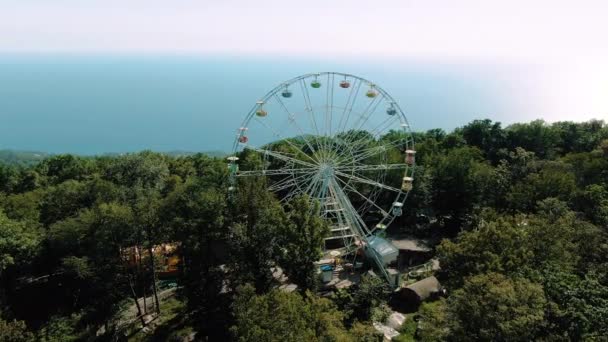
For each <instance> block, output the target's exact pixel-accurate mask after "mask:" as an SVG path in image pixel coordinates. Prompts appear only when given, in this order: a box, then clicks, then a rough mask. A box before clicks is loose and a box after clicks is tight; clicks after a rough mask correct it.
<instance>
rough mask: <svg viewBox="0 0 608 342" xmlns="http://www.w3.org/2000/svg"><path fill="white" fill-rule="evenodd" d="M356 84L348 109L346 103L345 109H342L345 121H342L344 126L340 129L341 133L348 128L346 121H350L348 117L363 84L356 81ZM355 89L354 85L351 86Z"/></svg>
mask: <svg viewBox="0 0 608 342" xmlns="http://www.w3.org/2000/svg"><path fill="white" fill-rule="evenodd" d="M357 81H358V84H357V90H356V91H355V95H354V96H353V100H352V102H351V104H350V107H348V103H347V104H346V108H344V112H345V113H347V115H346V120H344V125H343V126H342V127H341V129H340V130H341V131H345V130H346V127H348V121H349V120H350V115H351V113H352V111H353V107H354V106H355V102H356V101H357V97H358V95H359V90H360V89H361V85H362V84H363V82H362V81H360V80H357ZM354 88H355V86H354V84H353V89H354ZM343 115H344V113H343Z"/></svg>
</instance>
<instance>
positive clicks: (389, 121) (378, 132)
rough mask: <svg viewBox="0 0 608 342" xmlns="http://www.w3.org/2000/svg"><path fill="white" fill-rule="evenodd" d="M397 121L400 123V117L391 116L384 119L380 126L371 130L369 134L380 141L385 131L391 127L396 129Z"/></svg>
mask: <svg viewBox="0 0 608 342" xmlns="http://www.w3.org/2000/svg"><path fill="white" fill-rule="evenodd" d="M397 121H399V117H397V115H392V116H389V117H388V118H386V119H384V120H383V121H382V122H381V123H380V124H378V125H377V126H376V127H374V128H372V129H371V130H369V133H370V134H371V135H372V136H373V137H374V138H376V139H380V138H381V137H382V133H383V132H384V131H385V130H387V129H389V128H391V127H394V125H395V124H396V123H397Z"/></svg>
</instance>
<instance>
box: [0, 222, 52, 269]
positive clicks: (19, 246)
mask: <svg viewBox="0 0 608 342" xmlns="http://www.w3.org/2000/svg"><path fill="white" fill-rule="evenodd" d="M41 240H42V236H41V234H40V232H38V230H37V229H36V228H35V227H34V228H32V227H31V226H29V225H28V224H26V223H23V222H18V221H13V220H10V219H9V218H8V217H6V215H5V214H4V213H3V212H2V211H0V278H1V276H2V274H3V273H4V271H5V270H6V269H7V268H8V267H10V266H13V265H21V266H23V265H26V264H27V263H28V262H30V261H31V260H32V259H33V258H34V256H36V254H37V252H38V248H39V245H40V242H41Z"/></svg>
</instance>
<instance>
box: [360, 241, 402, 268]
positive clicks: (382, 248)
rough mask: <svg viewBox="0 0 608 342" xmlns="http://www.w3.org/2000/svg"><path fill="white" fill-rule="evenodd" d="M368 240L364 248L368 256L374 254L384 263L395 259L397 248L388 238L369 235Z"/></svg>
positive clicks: (397, 254)
mask: <svg viewBox="0 0 608 342" xmlns="http://www.w3.org/2000/svg"><path fill="white" fill-rule="evenodd" d="M368 242H369V246H368V247H367V248H366V249H365V252H366V254H367V256H368V257H369V258H374V256H376V257H377V258H378V259H380V260H381V261H382V263H383V264H384V265H388V264H391V263H393V262H395V261H397V257H398V256H399V250H398V249H397V248H396V247H395V246H393V245H392V244H391V243H390V242H389V241H388V240H386V239H383V238H381V237H379V236H375V235H372V236H371V237H369V239H368ZM371 253H373V254H371Z"/></svg>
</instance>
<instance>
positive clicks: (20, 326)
mask: <svg viewBox="0 0 608 342" xmlns="http://www.w3.org/2000/svg"><path fill="white" fill-rule="evenodd" d="M0 341H6V342H30V341H34V334H32V333H31V332H29V331H27V327H26V326H25V322H23V321H17V320H13V321H5V320H3V319H2V318H0Z"/></svg>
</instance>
